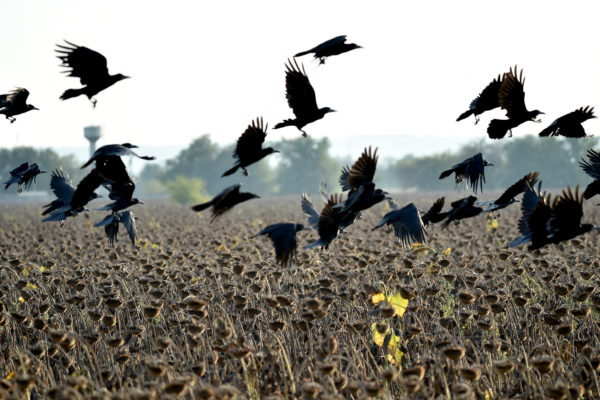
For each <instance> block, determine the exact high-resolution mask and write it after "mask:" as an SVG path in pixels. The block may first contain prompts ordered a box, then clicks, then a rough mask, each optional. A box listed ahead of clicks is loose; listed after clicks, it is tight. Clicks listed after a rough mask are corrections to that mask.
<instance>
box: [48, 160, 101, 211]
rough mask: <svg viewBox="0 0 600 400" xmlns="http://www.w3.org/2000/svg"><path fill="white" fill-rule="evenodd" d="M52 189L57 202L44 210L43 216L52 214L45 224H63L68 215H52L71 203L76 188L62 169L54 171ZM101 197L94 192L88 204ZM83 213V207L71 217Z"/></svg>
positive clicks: (51, 181) (54, 201)
mask: <svg viewBox="0 0 600 400" xmlns="http://www.w3.org/2000/svg"><path fill="white" fill-rule="evenodd" d="M50 188H51V189H52V192H54V195H55V196H56V200H53V201H52V202H51V203H48V204H46V205H45V206H44V207H45V208H46V209H45V210H44V212H43V213H42V215H48V214H51V216H50V217H47V218H46V219H44V222H45V221H61V223H62V221H64V219H65V218H67V216H68V215H67V214H66V213H57V214H52V213H53V212H54V211H56V210H58V209H60V208H63V207H64V206H66V205H68V204H70V203H71V199H72V198H73V194H74V193H75V187H74V186H73V185H72V184H71V181H70V180H69V174H68V173H67V172H65V171H63V169H62V168H60V169H57V170H54V171H52V174H51V177H50ZM88 193H89V192H88ZM99 197H101V196H100V195H99V194H97V193H96V192H94V191H92V192H91V193H90V196H89V199H88V201H87V202H89V201H92V200H94V199H97V198H99ZM87 202H86V203H87ZM82 211H84V207H83V206H82V207H80V208H78V209H77V210H73V211H72V212H71V213H70V215H72V216H75V215H77V214H78V213H80V212H82Z"/></svg>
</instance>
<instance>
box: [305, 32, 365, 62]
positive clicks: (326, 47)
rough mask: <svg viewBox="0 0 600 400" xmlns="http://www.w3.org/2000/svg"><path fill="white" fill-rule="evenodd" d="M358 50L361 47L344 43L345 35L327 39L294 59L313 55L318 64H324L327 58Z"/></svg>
mask: <svg viewBox="0 0 600 400" xmlns="http://www.w3.org/2000/svg"><path fill="white" fill-rule="evenodd" d="M360 48H362V47H361V46H359V45H357V44H355V43H346V35H341V36H336V37H334V38H333V39H329V40H327V41H326V42H323V43H321V44H320V45H318V46H316V47H313V48H312V49H310V50H306V51H301V52H300V53H298V54H296V55H295V56H294V57H302V56H304V55H306V54H310V53H314V58H315V60H319V63H320V64H325V60H326V59H327V57H331V56H336V55H338V54H342V53H346V52H348V51H350V50H354V49H360Z"/></svg>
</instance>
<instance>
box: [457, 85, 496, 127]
mask: <svg viewBox="0 0 600 400" xmlns="http://www.w3.org/2000/svg"><path fill="white" fill-rule="evenodd" d="M501 85H502V78H501V77H500V75H498V77H497V78H496V79H494V80H493V81H492V82H490V84H489V85H487V86H486V87H485V89H483V90H482V91H481V93H480V94H479V96H477V97H476V98H475V99H474V100H473V101H472V102H471V105H469V109H468V110H467V111H465V112H464V113H462V114H460V116H459V117H458V118H457V119H456V120H457V121H461V120H463V119H465V118H467V117H469V116H470V115H473V116H474V117H475V124H477V123H478V122H479V117H478V115H480V114H483V113H484V112H486V111H489V110H493V109H494V108H496V107H500V101H499V100H498V94H499V93H500V86H501Z"/></svg>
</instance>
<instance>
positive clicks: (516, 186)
mask: <svg viewBox="0 0 600 400" xmlns="http://www.w3.org/2000/svg"><path fill="white" fill-rule="evenodd" d="M538 176H539V172H530V173H528V174H527V175H525V176H524V177H522V178H521V179H519V180H518V181H517V182H515V183H513V184H512V185H511V186H510V187H509V188H508V189H506V190H505V191H504V193H502V194H501V195H500V197H498V198H497V199H496V200H495V201H494V203H495V204H498V205H500V204H505V203H508V202H509V201H510V200H511V199H514V198H515V197H517V196H518V195H519V194H521V193H523V191H525V188H526V187H527V186H531V187H533V186H534V185H535V183H536V182H537V181H538Z"/></svg>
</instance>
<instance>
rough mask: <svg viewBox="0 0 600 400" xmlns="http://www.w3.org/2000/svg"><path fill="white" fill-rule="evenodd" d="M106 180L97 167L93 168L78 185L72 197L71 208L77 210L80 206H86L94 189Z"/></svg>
mask: <svg viewBox="0 0 600 400" xmlns="http://www.w3.org/2000/svg"><path fill="white" fill-rule="evenodd" d="M103 182H104V178H102V176H100V174H99V173H98V170H97V169H93V170H92V171H91V172H90V173H89V174H87V175H86V176H85V178H83V179H82V180H81V182H79V184H78V185H77V189H75V192H74V193H73V197H72V198H71V203H70V206H71V210H72V211H75V210H77V209H79V208H80V207H83V206H85V205H86V204H87V203H88V202H89V201H90V199H91V197H92V195H93V193H94V191H95V190H96V188H98V186H100V185H101V184H102V183H103Z"/></svg>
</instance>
